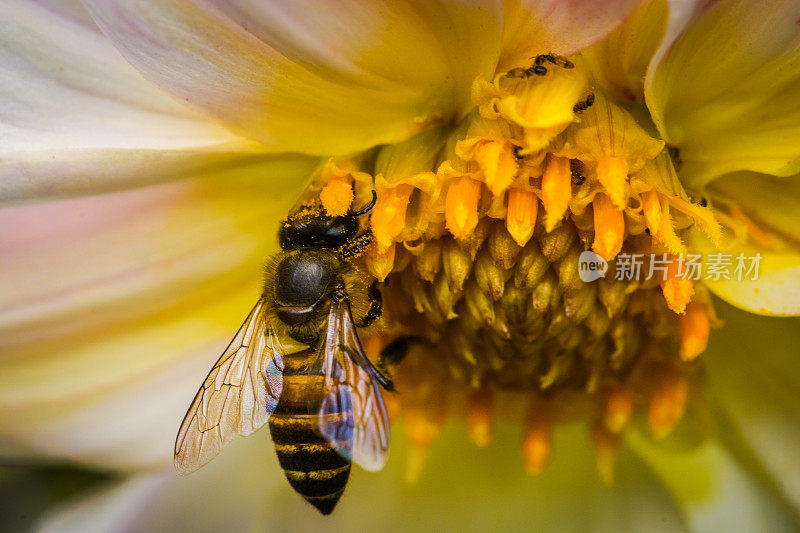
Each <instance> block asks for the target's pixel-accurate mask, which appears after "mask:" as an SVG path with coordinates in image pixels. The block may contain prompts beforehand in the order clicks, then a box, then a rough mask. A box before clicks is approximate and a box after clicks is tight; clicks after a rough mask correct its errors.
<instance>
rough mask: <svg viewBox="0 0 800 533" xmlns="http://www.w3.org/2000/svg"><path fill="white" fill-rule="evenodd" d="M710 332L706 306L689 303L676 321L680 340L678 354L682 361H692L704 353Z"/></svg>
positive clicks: (698, 303) (709, 320)
mask: <svg viewBox="0 0 800 533" xmlns="http://www.w3.org/2000/svg"><path fill="white" fill-rule="evenodd" d="M710 330H711V319H710V317H709V310H708V306H707V305H706V304H703V303H700V302H692V303H690V304H689V305H688V306H687V307H686V312H685V313H684V314H683V315H682V316H681V317H680V318H679V321H678V332H679V333H680V338H681V347H680V352H679V353H680V357H681V359H682V360H683V361H693V360H694V359H696V358H697V356H698V355H700V354H701V353H703V352H704V351H705V349H706V346H707V345H708V335H709V333H710Z"/></svg>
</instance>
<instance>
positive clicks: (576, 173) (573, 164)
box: [569, 159, 586, 187]
mask: <svg viewBox="0 0 800 533" xmlns="http://www.w3.org/2000/svg"><path fill="white" fill-rule="evenodd" d="M569 170H570V172H571V176H570V178H571V181H572V184H573V185H575V186H577V187H580V186H581V185H583V184H584V182H585V181H586V176H584V175H583V174H582V172H583V163H582V162H581V160H580V159H570V160H569Z"/></svg>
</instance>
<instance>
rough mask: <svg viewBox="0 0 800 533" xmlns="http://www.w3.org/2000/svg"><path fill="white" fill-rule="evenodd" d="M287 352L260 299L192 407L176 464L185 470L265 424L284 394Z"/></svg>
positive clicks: (183, 427) (177, 445)
mask: <svg viewBox="0 0 800 533" xmlns="http://www.w3.org/2000/svg"><path fill="white" fill-rule="evenodd" d="M283 353H284V351H283V347H282V345H281V343H280V340H279V339H278V337H277V336H276V335H275V334H274V331H272V328H271V327H270V326H269V323H268V317H267V308H266V306H265V305H264V302H263V301H262V300H259V302H258V303H257V304H256V306H255V307H254V308H253V310H252V311H251V312H250V315H249V316H248V317H247V319H246V320H245V321H244V324H242V327H241V328H239V331H238V332H237V333H236V336H235V337H234V338H233V340H232V341H231V343H230V344H229V345H228V347H227V348H226V349H225V352H224V353H223V354H222V356H221V357H220V358H219V360H218V361H217V362H216V363H215V364H214V368H212V369H211V372H209V374H208V377H207V378H206V379H205V381H204V382H203V386H202V387H200V390H199V391H197V395H196V396H195V397H194V400H193V401H192V405H191V407H189V410H188V411H187V412H186V416H185V417H184V419H183V423H182V424H181V428H180V430H179V431H178V438H177V439H176V441H175V468H177V470H178V471H179V472H180V473H181V474H189V473H191V472H193V471H195V470H197V469H198V468H200V467H201V466H203V465H204V464H206V463H207V462H209V461H210V460H211V459H213V458H214V457H215V456H216V455H217V454H218V453H219V452H220V451H221V450H222V448H223V447H225V445H226V444H228V443H229V442H230V441H231V439H232V438H233V437H234V435H236V434H239V435H249V434H250V433H252V432H254V431H255V430H257V429H258V428H260V427H261V426H263V425H264V423H265V422H266V421H267V419H269V416H270V414H272V411H273V410H274V409H275V406H276V405H277V404H278V398H279V397H280V395H281V389H282V386H283Z"/></svg>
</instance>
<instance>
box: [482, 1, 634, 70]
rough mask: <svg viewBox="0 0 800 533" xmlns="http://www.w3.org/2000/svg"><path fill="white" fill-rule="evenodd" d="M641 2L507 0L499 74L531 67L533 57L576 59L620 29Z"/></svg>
mask: <svg viewBox="0 0 800 533" xmlns="http://www.w3.org/2000/svg"><path fill="white" fill-rule="evenodd" d="M639 3H641V0H606V1H602V2H598V1H597V0H506V1H505V27H504V29H503V53H502V56H501V57H500V64H499V66H498V69H497V70H498V72H502V71H505V70H508V69H511V68H514V67H519V66H523V65H526V66H527V65H529V64H530V62H531V58H532V56H535V55H537V54H546V53H549V52H552V53H554V54H560V55H565V56H568V55H572V54H575V53H577V52H580V51H581V50H583V49H584V48H588V47H589V46H591V45H593V44H594V43H596V42H598V41H599V40H600V39H602V38H603V37H605V36H606V35H608V34H609V33H611V32H612V31H613V30H614V28H616V27H617V26H619V25H620V24H621V23H622V21H624V20H625V18H626V17H627V16H628V15H629V14H630V12H631V11H633V9H634V8H635V7H636V6H637V5H638V4H639Z"/></svg>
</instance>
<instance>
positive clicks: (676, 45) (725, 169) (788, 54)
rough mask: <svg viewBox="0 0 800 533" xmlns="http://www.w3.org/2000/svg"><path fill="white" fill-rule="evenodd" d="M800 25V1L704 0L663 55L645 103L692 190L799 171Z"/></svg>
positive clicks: (655, 67)
mask: <svg viewBox="0 0 800 533" xmlns="http://www.w3.org/2000/svg"><path fill="white" fill-rule="evenodd" d="M690 12H691V10H687V11H685V12H684V15H685V14H686V13H690ZM799 20H800V3H798V2H796V1H790V0H782V1H775V2H769V3H766V4H764V3H760V2H751V1H748V0H729V1H725V2H706V3H703V4H701V8H700V9H699V10H698V11H697V12H695V13H694V16H693V18H691V20H690V21H689V23H688V25H686V26H685V28H684V29H683V31H682V32H681V33H680V34H679V35H678V36H677V38H675V40H674V41H673V42H672V43H671V45H670V46H669V47H668V48H666V47H662V49H661V50H660V51H659V54H657V58H656V61H654V62H653V63H652V64H651V66H650V69H649V72H648V76H647V79H646V87H645V94H646V100H647V105H648V107H649V109H650V112H651V114H652V116H653V120H654V121H655V123H656V125H657V127H658V129H659V132H660V133H661V135H662V136H663V137H664V138H665V139H666V140H667V141H668V142H669V143H671V144H673V145H674V146H676V147H677V148H678V149H679V150H680V155H681V159H682V160H683V162H684V165H683V169H682V171H681V179H682V181H683V182H684V183H685V184H686V185H687V186H689V187H692V188H694V189H699V188H702V187H703V186H704V185H705V184H707V183H708V182H709V181H711V180H713V179H715V178H717V177H719V176H722V175H724V174H726V173H729V172H734V171H738V170H751V171H755V172H761V173H765V174H773V175H777V176H789V175H792V174H795V173H797V172H798V171H800V142H798V139H800V61H798V60H797V57H798V53H800V30H799V28H800V26H799V25H798V21H799ZM683 21H684V22H685V17H684V19H683ZM677 26H680V24H678V25H677ZM666 42H669V40H668V41H666Z"/></svg>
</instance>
